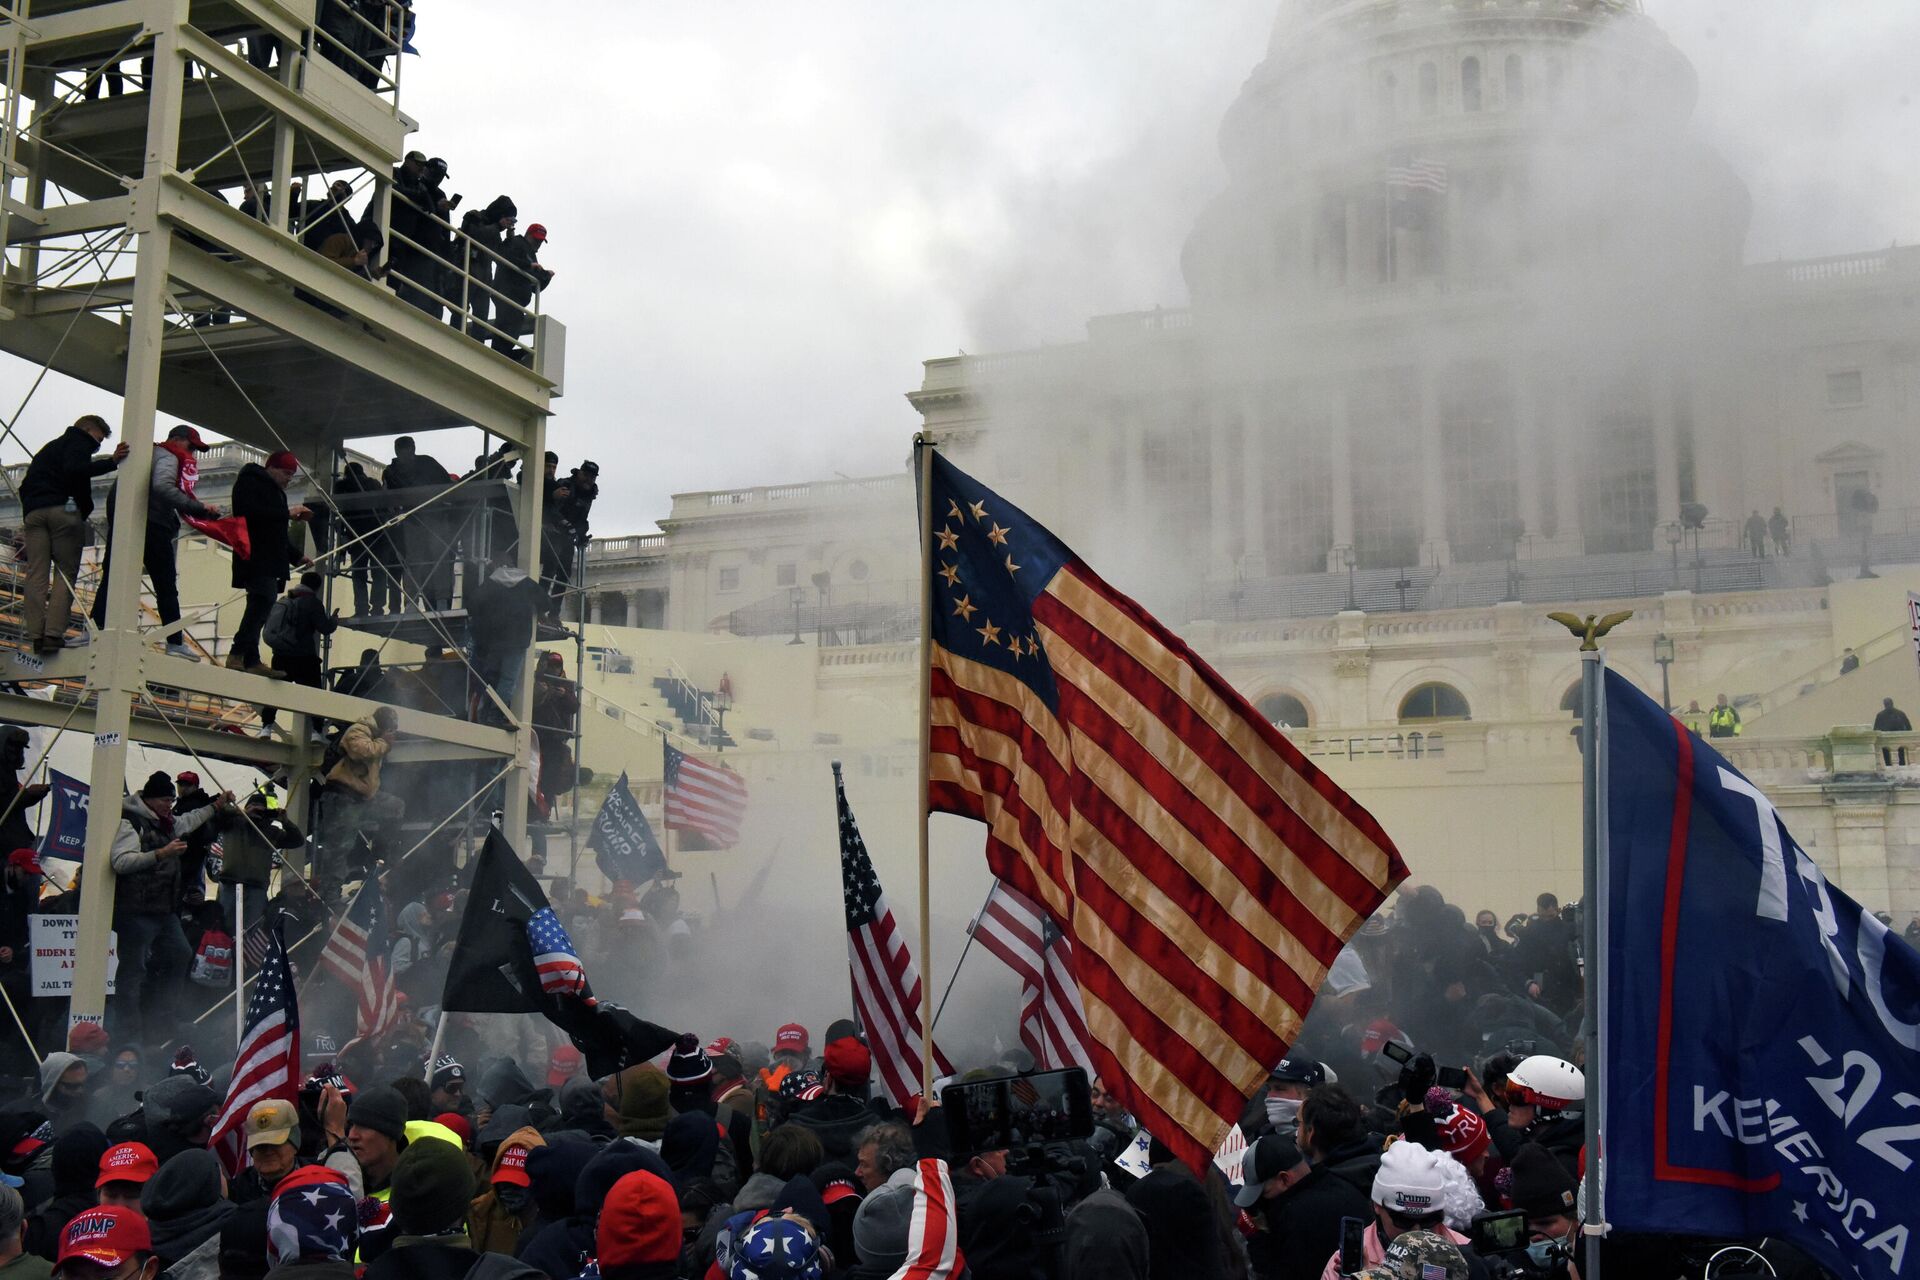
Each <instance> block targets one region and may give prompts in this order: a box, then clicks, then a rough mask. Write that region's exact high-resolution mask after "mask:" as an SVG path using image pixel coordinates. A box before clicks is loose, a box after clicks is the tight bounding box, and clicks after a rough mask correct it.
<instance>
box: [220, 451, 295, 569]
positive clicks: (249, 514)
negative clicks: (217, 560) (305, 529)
mask: <svg viewBox="0 0 1920 1280" xmlns="http://www.w3.org/2000/svg"><path fill="white" fill-rule="evenodd" d="M288 510H289V507H288V504H287V493H286V490H284V489H282V488H281V487H280V486H279V485H277V484H275V483H274V480H273V477H272V476H270V475H268V474H267V469H266V468H265V467H263V466H261V465H260V464H259V463H257V462H249V463H248V464H247V465H246V466H244V467H242V468H240V474H239V475H238V476H235V477H234V481H233V514H235V515H236V516H239V517H241V518H242V519H244V520H245V521H246V522H247V538H248V540H249V541H250V542H251V543H252V550H253V554H252V555H250V556H248V557H247V558H246V559H245V560H242V559H241V558H240V557H239V556H235V557H234V558H233V585H234V586H236V587H246V588H252V589H263V588H268V587H271V588H272V589H273V590H275V591H278V590H279V589H280V584H281V583H283V582H285V581H286V580H287V577H288V575H289V574H290V573H291V572H292V571H293V563H294V561H295V560H296V559H298V558H299V552H298V550H297V549H296V548H295V547H294V545H293V538H292V536H291V535H290V534H289V533H288V531H287V524H288V521H289V520H290V519H291V517H289V516H288V514H287V512H288Z"/></svg>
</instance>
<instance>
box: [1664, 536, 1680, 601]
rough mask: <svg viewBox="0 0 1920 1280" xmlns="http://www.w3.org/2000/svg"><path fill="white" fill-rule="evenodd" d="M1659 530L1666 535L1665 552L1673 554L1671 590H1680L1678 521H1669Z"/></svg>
mask: <svg viewBox="0 0 1920 1280" xmlns="http://www.w3.org/2000/svg"><path fill="white" fill-rule="evenodd" d="M1661 528H1662V529H1663V530H1664V531H1665V533H1666V535H1667V550H1669V551H1671V552H1672V553H1673V589H1674V590H1675V591H1678V590H1679V589H1680V540H1681V538H1682V536H1683V533H1682V530H1681V528H1680V522H1679V521H1678V520H1669V521H1668V522H1667V523H1666V524H1664V525H1662V526H1661Z"/></svg>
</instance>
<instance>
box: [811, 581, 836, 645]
mask: <svg viewBox="0 0 1920 1280" xmlns="http://www.w3.org/2000/svg"><path fill="white" fill-rule="evenodd" d="M832 588H833V573H832V572H831V571H830V570H827V569H822V570H821V571H820V572H819V573H816V574H814V575H813V589H814V590H815V591H818V592H819V593H820V617H819V618H818V619H817V621H818V624H819V625H818V626H816V627H815V628H814V629H815V631H817V632H818V633H819V644H820V645H821V646H822V647H825V645H826V643H827V605H828V604H829V603H831V601H832V597H831V596H829V595H828V594H827V593H828V592H829V591H831V590H832Z"/></svg>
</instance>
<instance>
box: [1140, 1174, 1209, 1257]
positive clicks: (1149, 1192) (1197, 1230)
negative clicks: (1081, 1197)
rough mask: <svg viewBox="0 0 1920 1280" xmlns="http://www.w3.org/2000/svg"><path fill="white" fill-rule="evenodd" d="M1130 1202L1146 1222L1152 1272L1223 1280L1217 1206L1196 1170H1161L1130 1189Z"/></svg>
mask: <svg viewBox="0 0 1920 1280" xmlns="http://www.w3.org/2000/svg"><path fill="white" fill-rule="evenodd" d="M1127 1203H1128V1204H1130V1205H1132V1206H1133V1207H1134V1210H1135V1211H1136V1212H1138V1213H1139V1215H1140V1219H1141V1221H1143V1222H1145V1223H1146V1226H1147V1242H1148V1244H1149V1246H1150V1249H1151V1254H1152V1260H1151V1268H1150V1269H1151V1271H1152V1274H1154V1275H1156V1276H1161V1275H1168V1276H1174V1275H1177V1276H1182V1277H1191V1278H1192V1280H1221V1277H1222V1276H1224V1275H1225V1274H1226V1271H1225V1269H1224V1267H1223V1266H1222V1263H1221V1258H1220V1238H1219V1236H1218V1235H1216V1234H1215V1232H1214V1229H1213V1205H1212V1203H1211V1202H1210V1201H1209V1200H1208V1199H1207V1193H1206V1190H1205V1189H1204V1188H1202V1187H1201V1185H1200V1183H1199V1181H1198V1180H1197V1179H1196V1178H1194V1176H1193V1174H1192V1173H1191V1172H1188V1171H1186V1170H1184V1169H1172V1168H1166V1167H1161V1168H1156V1169H1155V1170H1154V1171H1153V1172H1152V1173H1149V1174H1148V1175H1147V1176H1146V1177H1144V1178H1142V1179H1140V1181H1138V1182H1136V1183H1134V1184H1133V1185H1132V1186H1131V1187H1128V1188H1127Z"/></svg>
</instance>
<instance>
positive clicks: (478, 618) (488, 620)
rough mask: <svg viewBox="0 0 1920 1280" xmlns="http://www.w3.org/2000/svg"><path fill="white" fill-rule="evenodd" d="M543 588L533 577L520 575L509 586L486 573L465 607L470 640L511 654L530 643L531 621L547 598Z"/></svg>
mask: <svg viewBox="0 0 1920 1280" xmlns="http://www.w3.org/2000/svg"><path fill="white" fill-rule="evenodd" d="M547 598H548V597H547V592H546V588H544V587H542V586H541V585H540V583H539V581H538V580H537V579H535V578H524V577H523V578H521V579H520V581H518V582H516V583H514V584H513V585H512V586H506V585H504V584H502V583H499V582H495V581H494V580H493V577H492V575H488V576H487V577H486V578H485V579H483V580H482V581H481V582H480V584H479V585H478V586H476V587H475V588H474V589H473V598H472V601H471V602H470V603H469V604H468V606H467V627H468V629H469V630H470V631H471V632H472V634H473V642H474V644H475V645H476V646H478V647H480V648H483V649H497V650H501V651H504V652H508V653H512V652H515V651H517V650H520V649H525V648H526V647H527V646H528V645H530V644H532V643H533V621H534V617H535V615H536V614H538V613H539V612H540V606H541V605H543V604H545V603H546V601H547Z"/></svg>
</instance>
